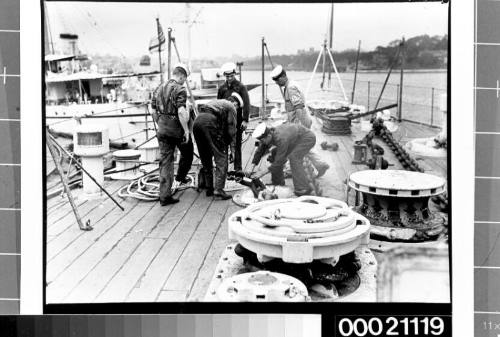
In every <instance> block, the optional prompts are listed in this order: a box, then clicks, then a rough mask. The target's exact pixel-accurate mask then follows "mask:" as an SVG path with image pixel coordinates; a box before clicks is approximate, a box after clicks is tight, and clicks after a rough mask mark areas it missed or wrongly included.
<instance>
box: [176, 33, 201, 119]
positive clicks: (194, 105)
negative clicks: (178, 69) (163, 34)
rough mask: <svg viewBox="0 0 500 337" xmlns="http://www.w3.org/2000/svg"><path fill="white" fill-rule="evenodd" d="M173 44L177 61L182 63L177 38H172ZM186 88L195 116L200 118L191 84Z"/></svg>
mask: <svg viewBox="0 0 500 337" xmlns="http://www.w3.org/2000/svg"><path fill="white" fill-rule="evenodd" d="M172 43H173V44H174V48H175V54H176V55H177V60H178V61H179V62H181V56H180V55H179V49H177V43H176V42H175V38H172ZM186 82H187V80H186ZM186 88H187V91H188V93H189V98H190V100H191V104H193V110H194V114H195V116H198V108H197V107H196V102H195V100H194V96H193V92H192V91H191V88H190V87H189V83H186Z"/></svg>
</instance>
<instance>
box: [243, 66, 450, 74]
mask: <svg viewBox="0 0 500 337" xmlns="http://www.w3.org/2000/svg"><path fill="white" fill-rule="evenodd" d="M242 70H243V71H260V70H261V69H260V68H250V67H249V68H246V67H243V69H242ZM271 70H272V69H271V68H269V69H268V68H266V69H265V71H267V72H269V71H271ZM288 71H301V72H311V70H300V69H293V68H292V69H288ZM388 71H389V70H388V69H373V70H366V69H363V70H358V73H363V74H380V73H387V72H388ZM399 71H400V69H394V70H393V72H398V73H399ZM447 71H448V69H446V68H445V69H443V68H436V69H404V72H405V73H412V74H414V73H422V74H425V73H446V72H447ZM317 72H318V73H319V71H317ZM339 73H341V74H344V73H345V74H354V71H351V70H348V71H341V72H339Z"/></svg>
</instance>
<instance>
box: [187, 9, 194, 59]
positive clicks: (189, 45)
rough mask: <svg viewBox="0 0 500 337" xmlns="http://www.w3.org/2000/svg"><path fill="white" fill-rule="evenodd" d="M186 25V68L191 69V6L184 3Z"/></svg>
mask: <svg viewBox="0 0 500 337" xmlns="http://www.w3.org/2000/svg"><path fill="white" fill-rule="evenodd" d="M186 24H187V34H186V37H187V39H186V40H187V45H188V50H187V54H188V68H189V69H191V26H192V25H193V24H192V23H191V5H190V4H189V3H186Z"/></svg>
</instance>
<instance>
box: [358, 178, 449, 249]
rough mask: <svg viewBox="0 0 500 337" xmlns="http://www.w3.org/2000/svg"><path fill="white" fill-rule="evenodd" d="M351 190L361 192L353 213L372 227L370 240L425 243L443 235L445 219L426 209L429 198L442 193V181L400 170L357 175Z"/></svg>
mask: <svg viewBox="0 0 500 337" xmlns="http://www.w3.org/2000/svg"><path fill="white" fill-rule="evenodd" d="M348 185H349V187H350V188H353V189H354V190H356V191H358V192H361V194H362V200H361V204H359V205H357V206H356V208H355V209H356V211H358V212H359V213H361V214H363V215H364V216H365V217H367V218H368V219H369V220H370V222H371V224H372V227H373V228H372V237H377V238H380V239H383V238H384V237H385V238H387V239H389V241H400V240H401V241H414V242H417V241H427V240H433V239H434V238H437V237H439V236H440V235H441V234H442V233H444V232H445V226H446V219H445V218H444V217H443V216H441V215H439V214H436V213H433V212H431V210H430V209H429V198H430V197H432V196H436V195H439V194H442V193H443V192H445V180H444V179H443V178H441V177H437V176H434V175H431V174H426V173H420V172H412V171H403V170H366V171H358V172H355V173H353V174H351V176H350V177H349V182H348Z"/></svg>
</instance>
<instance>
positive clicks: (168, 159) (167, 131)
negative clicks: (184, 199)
mask: <svg viewBox="0 0 500 337" xmlns="http://www.w3.org/2000/svg"><path fill="white" fill-rule="evenodd" d="M188 76H189V69H188V67H187V66H186V65H185V64H182V63H178V64H176V65H175V66H174V68H173V70H172V78H171V79H170V80H168V81H167V82H166V83H162V84H160V86H159V87H158V88H157V90H156V91H155V94H154V99H153V102H152V105H153V109H154V110H155V112H154V115H153V116H154V118H155V120H156V122H157V123H158V132H157V137H158V143H159V146H160V163H159V165H160V204H161V205H162V206H164V205H168V204H174V203H176V202H178V201H179V199H175V198H174V197H173V196H172V183H173V179H174V152H175V149H176V148H178V149H179V151H180V159H179V166H178V169H177V175H176V176H175V180H177V181H178V182H180V183H186V182H187V181H188V180H187V179H186V176H187V174H188V172H189V170H190V169H191V164H192V162H193V142H192V140H191V137H190V124H191V123H192V120H191V119H190V116H189V113H188V111H187V109H186V100H187V92H186V88H185V87H184V83H185V82H186V78H187V77H188Z"/></svg>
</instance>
